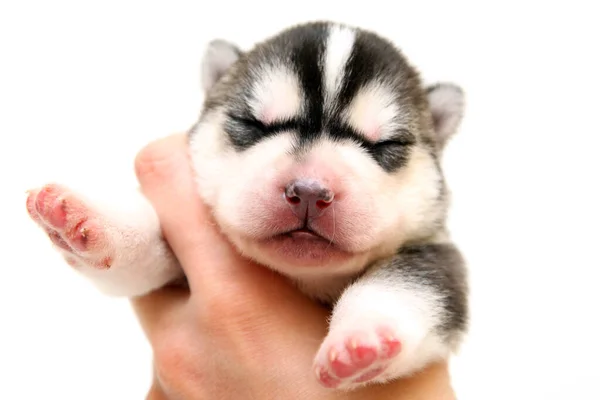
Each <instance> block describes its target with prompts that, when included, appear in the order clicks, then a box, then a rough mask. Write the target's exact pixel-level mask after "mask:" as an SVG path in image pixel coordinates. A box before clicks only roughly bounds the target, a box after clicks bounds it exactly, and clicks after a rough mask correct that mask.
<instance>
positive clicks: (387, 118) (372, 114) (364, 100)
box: [346, 83, 400, 141]
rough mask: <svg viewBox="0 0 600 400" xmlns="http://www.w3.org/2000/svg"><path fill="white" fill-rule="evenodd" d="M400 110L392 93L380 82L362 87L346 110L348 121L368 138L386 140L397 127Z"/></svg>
mask: <svg viewBox="0 0 600 400" xmlns="http://www.w3.org/2000/svg"><path fill="white" fill-rule="evenodd" d="M399 112H400V110H399V109H398V107H397V106H396V104H395V103H394V97H393V96H392V93H391V92H390V91H389V90H387V89H386V88H385V86H383V85H381V84H379V83H371V84H369V85H367V86H365V87H363V88H361V89H360V90H359V91H358V93H357V94H356V96H355V97H354V99H353V100H352V103H350V106H349V107H348V109H347V111H346V116H347V122H348V123H349V124H350V125H351V126H352V127H353V128H354V129H356V130H357V131H358V132H360V133H362V134H363V135H365V137H366V138H367V139H368V140H372V141H377V140H384V139H386V138H387V137H389V136H390V135H391V134H392V133H393V130H394V129H395V128H396V121H397V118H398V117H399V115H398V113H399Z"/></svg>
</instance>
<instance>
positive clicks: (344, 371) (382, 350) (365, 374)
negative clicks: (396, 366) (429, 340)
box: [314, 320, 402, 389]
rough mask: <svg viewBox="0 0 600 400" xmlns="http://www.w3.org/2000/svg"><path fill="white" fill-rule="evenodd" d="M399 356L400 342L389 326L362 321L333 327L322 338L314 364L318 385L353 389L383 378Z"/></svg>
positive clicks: (400, 350)
mask: <svg viewBox="0 0 600 400" xmlns="http://www.w3.org/2000/svg"><path fill="white" fill-rule="evenodd" d="M401 352H402V340H401V337H400V334H399V333H398V332H397V331H396V329H395V328H394V327H393V324H390V323H386V322H385V321H373V320H370V321H365V322H364V323H357V324H355V325H350V326H346V327H337V328H336V329H334V330H333V331H331V332H330V333H329V335H328V336H327V337H326V338H325V340H324V342H323V344H322V345H321V348H320V349H319V352H318V353H317V356H316V358H315V362H314V368H315V373H316V375H317V378H318V379H319V381H320V382H321V384H322V385H323V386H325V387H329V388H338V387H339V388H344V389H353V388H354V387H357V386H362V385H364V384H367V383H369V382H372V381H375V380H377V378H383V377H385V376H386V372H387V371H388V368H389V367H390V365H391V364H392V363H393V362H394V360H395V359H396V358H397V357H398V356H399V355H400V354H401Z"/></svg>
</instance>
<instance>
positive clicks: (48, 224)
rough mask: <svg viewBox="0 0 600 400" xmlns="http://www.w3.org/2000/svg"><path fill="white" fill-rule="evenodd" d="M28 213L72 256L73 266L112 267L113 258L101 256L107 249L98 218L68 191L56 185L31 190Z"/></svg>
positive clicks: (55, 242)
mask: <svg viewBox="0 0 600 400" xmlns="http://www.w3.org/2000/svg"><path fill="white" fill-rule="evenodd" d="M26 205H27V212H28V213H29V216H30V217H31V219H33V220H34V221H35V222H36V223H37V224H38V225H40V227H42V228H43V229H44V231H46V234H47V235H48V237H49V238H50V241H51V242H52V243H53V244H54V245H55V246H56V247H58V248H59V249H61V250H62V251H65V252H67V253H69V255H68V256H65V258H67V261H68V263H69V264H70V265H78V264H79V263H78V262H77V259H78V258H85V259H84V260H82V262H81V263H82V264H87V265H89V266H92V267H94V268H101V269H105V268H109V267H110V266H111V264H112V257H110V256H107V255H106V254H99V253H101V252H103V250H104V249H106V248H107V247H109V246H107V238H106V235H105V232H104V231H103V230H102V228H101V227H99V226H98V221H97V218H98V216H97V215H95V214H94V212H93V211H91V210H90V209H89V207H87V206H86V205H85V204H84V202H82V201H81V200H80V199H78V198H77V197H75V195H74V194H73V193H71V192H70V191H69V190H67V189H65V188H63V187H61V186H59V185H55V184H50V185H46V186H44V187H42V188H41V189H39V190H31V191H29V194H28V196H27V203H26Z"/></svg>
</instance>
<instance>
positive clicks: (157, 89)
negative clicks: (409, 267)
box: [0, 0, 600, 400]
mask: <svg viewBox="0 0 600 400" xmlns="http://www.w3.org/2000/svg"><path fill="white" fill-rule="evenodd" d="M334 3H335V2H326V1H318V2H313V1H294V2H285V1H279V2H273V3H268V2H264V1H248V2H240V4H234V3H230V2H226V1H211V2H203V1H200V0H196V1H169V2H167V1H163V2H148V1H145V2H142V1H131V0H122V1H96V2H92V1H78V2H76V1H71V2H69V1H65V0H55V1H43V0H38V1H16V0H13V1H6V0H3V1H2V2H1V3H0V44H1V47H0V50H1V53H0V137H1V139H0V140H1V142H0V174H1V179H0V193H1V195H2V197H1V198H0V205H1V207H0V221H1V224H2V229H1V230H0V247H1V250H2V252H1V253H0V254H2V258H1V262H0V285H1V287H0V296H1V297H0V307H1V309H0V310H1V314H0V316H1V319H0V321H1V322H0V390H1V391H2V392H1V394H0V398H2V399H11V400H13V399H14V400H17V399H19V400H20V399H41V398H61V399H86V400H94V399H141V398H143V397H144V395H145V393H146V390H147V387H148V384H149V379H150V361H151V356H150V353H149V347H148V345H147V344H146V342H145V340H144V338H143V336H142V334H141V331H140V329H139V328H138V325H137V322H136V320H135V319H134V316H133V315H132V313H131V310H130V307H129V305H128V303H127V301H126V300H122V299H109V298H106V297H104V296H102V295H100V294H99V293H98V292H96V291H95V290H94V289H93V288H92V287H91V286H90V285H89V284H88V283H87V282H86V281H84V280H82V279H81V278H80V277H79V276H77V275H76V274H75V273H74V272H73V271H71V270H70V268H69V267H68V266H67V265H66V264H65V263H64V262H63V261H62V259H60V257H59V256H58V255H57V254H56V253H55V252H54V251H53V250H52V249H51V247H50V243H49V241H48V240H47V239H46V237H45V236H44V235H43V233H42V232H41V231H40V230H38V229H37V228H36V227H35V226H34V224H33V223H32V222H31V221H30V220H28V217H27V216H26V212H25V193H24V191H25V189H27V188H29V187H32V186H36V185H39V184H42V183H45V182H47V181H60V182H63V183H67V184H70V183H79V182H81V181H83V182H86V183H87V184H91V185H96V184H100V183H101V184H102V185H104V187H108V188H109V190H114V191H115V193H114V195H115V196H118V190H119V189H118V186H117V185H116V184H117V182H118V183H119V185H120V186H122V184H123V183H124V184H130V185H135V179H134V174H133V168H132V165H133V158H134V156H135V153H136V151H137V150H138V149H139V148H140V147H141V146H143V145H144V144H145V143H146V142H148V141H149V140H151V139H153V138H157V137H159V136H163V135H167V134H170V133H173V132H176V131H181V130H184V129H186V128H188V127H189V126H190V125H191V124H192V123H193V122H194V120H195V118H196V116H197V113H198V110H199V108H200V105H201V101H202V97H201V93H200V89H199V88H200V84H199V70H198V67H199V63H200V55H201V53H202V50H203V47H204V45H205V43H206V42H207V41H208V40H210V39H212V38H214V37H223V38H226V39H229V40H232V41H236V42H238V43H239V44H240V45H242V46H243V47H245V48H247V47H248V46H250V45H251V44H252V43H254V42H256V41H258V40H261V39H263V38H265V37H266V36H268V35H271V34H273V33H276V32H277V31H278V30H279V29H281V28H284V27H286V26H287V25H289V24H292V23H296V22H302V21H306V20H311V19H322V18H325V19H330V18H333V19H335V20H337V21H341V22H346V23H351V24H358V25H360V26H362V27H366V28H371V29H375V30H376V31H377V32H379V33H381V34H383V35H385V36H387V37H389V38H390V39H392V40H393V41H394V42H395V43H396V44H398V45H399V46H400V47H401V48H402V49H403V51H404V52H405V53H406V54H407V55H408V57H409V58H410V59H411V61H412V63H413V64H415V65H416V66H417V67H418V68H419V69H420V70H421V71H422V73H423V76H424V78H425V79H426V80H427V82H433V81H436V80H451V81H454V82H457V83H459V84H460V85H462V86H463V87H464V88H465V90H466V93H467V96H468V106H467V113H466V119H465V122H464V125H463V128H462V130H461V132H460V134H459V135H458V136H457V137H456V139H455V140H454V141H453V142H452V144H451V145H450V147H449V148H448V151H447V155H446V158H445V163H444V164H445V167H446V171H447V176H448V180H449V183H450V185H451V187H452V189H453V191H454V208H453V212H452V215H451V227H452V229H453V232H454V237H455V239H456V241H457V242H458V243H459V244H460V246H461V247H462V249H463V250H464V252H465V254H466V256H467V258H468V260H469V263H470V268H471V285H472V298H471V300H472V310H473V323H472V331H471V335H470V337H469V339H468V341H467V343H466V345H465V346H464V349H463V351H462V353H461V354H460V355H459V356H458V357H457V358H456V359H455V360H454V362H453V365H452V366H453V377H454V384H455V387H456V390H457V392H458V394H459V398H460V399H462V400H469V399H477V400H482V399H486V400H491V399H545V400H547V399H600V388H599V387H598V381H600V367H599V366H598V365H599V360H598V358H599V356H600V348H599V347H600V346H599V344H598V340H599V338H600V328H599V324H598V320H599V314H600V312H599V308H600V294H599V290H598V283H599V281H600V261H599V257H598V250H597V247H598V246H597V244H596V243H597V240H598V227H599V222H600V221H599V218H598V217H599V215H598V206H599V201H598V200H599V197H598V173H599V172H600V168H599V164H600V162H599V161H598V158H597V152H598V144H599V139H598V137H599V134H600V129H599V121H600V113H599V112H598V107H599V106H600V104H599V97H598V94H599V93H600V82H599V71H600V61H599V60H598V57H599V44H598V40H599V38H600V30H599V29H598V27H597V26H598V21H597V16H598V15H599V12H598V10H594V9H593V5H592V4H593V3H594V2H592V1H588V2H577V1H568V2H562V4H559V3H560V2H539V3H535V2H531V1H530V2H514V4H511V3H510V2H507V1H504V2H498V3H497V5H495V6H491V5H489V4H490V2H477V3H475V2H473V4H468V3H458V2H439V3H432V2H428V1H419V2H394V6H393V7H394V9H392V8H390V7H386V6H384V5H383V3H382V2H381V1H374V0H369V1H363V2H359V3H356V5H351V3H350V2H343V3H342V2H338V4H339V5H338V6H335V5H334ZM482 3H485V4H482ZM549 3H552V5H551V4H549ZM342 4H343V5H342ZM586 4H587V6H586ZM594 25H595V26H594ZM113 183H114V184H115V186H114V188H113Z"/></svg>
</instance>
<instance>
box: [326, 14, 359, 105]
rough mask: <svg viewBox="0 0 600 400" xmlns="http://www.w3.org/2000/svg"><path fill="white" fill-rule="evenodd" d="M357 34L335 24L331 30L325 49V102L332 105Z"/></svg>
mask: <svg viewBox="0 0 600 400" xmlns="http://www.w3.org/2000/svg"><path fill="white" fill-rule="evenodd" d="M355 38H356V35H355V33H354V31H353V30H352V29H350V28H347V27H342V26H333V27H331V28H330V30H329V36H328V37H327V45H326V49H325V74H324V76H325V103H326V105H327V106H330V105H331V100H332V99H333V98H334V97H335V95H336V93H337V91H338V90H339V88H340V84H341V83H342V80H343V77H344V68H345V66H346V63H347V62H348V59H349V58H350V54H351V53H352V47H353V46H354V40H355Z"/></svg>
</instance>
